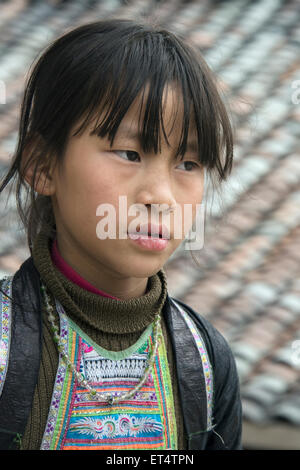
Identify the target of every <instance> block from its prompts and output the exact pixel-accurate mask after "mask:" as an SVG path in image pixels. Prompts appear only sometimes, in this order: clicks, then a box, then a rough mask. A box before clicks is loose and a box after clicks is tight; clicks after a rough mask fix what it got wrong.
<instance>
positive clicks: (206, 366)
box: [176, 302, 213, 430]
mask: <svg viewBox="0 0 300 470" xmlns="http://www.w3.org/2000/svg"><path fill="white" fill-rule="evenodd" d="M176 305H177V306H178V308H179V310H180V313H181V314H182V316H183V318H184V320H185V322H186V324H187V325H188V327H189V329H190V331H191V333H192V335H193V338H194V340H195V342H196V344H197V347H198V350H199V352H200V355H201V360H202V367H203V373H204V378H205V384H206V398H207V429H208V430H209V429H211V428H212V400H213V396H212V395H213V375H212V367H211V364H210V361H209V357H208V354H207V351H206V347H205V343H204V341H203V339H202V337H201V335H200V333H199V331H198V329H197V328H196V326H195V324H194V322H193V320H191V318H190V317H189V316H188V314H187V313H186V312H185V311H184V310H183V309H182V308H181V307H180V305H179V304H178V303H177V302H176Z"/></svg>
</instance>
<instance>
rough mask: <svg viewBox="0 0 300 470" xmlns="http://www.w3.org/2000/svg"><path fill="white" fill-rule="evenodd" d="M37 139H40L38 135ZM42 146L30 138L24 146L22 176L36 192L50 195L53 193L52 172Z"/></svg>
mask: <svg viewBox="0 0 300 470" xmlns="http://www.w3.org/2000/svg"><path fill="white" fill-rule="evenodd" d="M37 139H38V140H40V138H39V137H38V138H37ZM42 148H43V146H42V145H39V144H38V141H37V140H36V139H34V140H33V139H31V140H30V142H29V143H28V144H27V145H26V146H25V148H24V151H23V155H22V173H23V178H24V180H25V181H26V182H27V183H28V184H29V185H30V186H31V187H34V190H35V191H36V192H37V193H39V194H42V195H44V196H52V195H53V194H54V193H55V184H54V178H53V173H54V172H53V169H52V168H50V165H49V163H48V162H47V158H45V154H44V155H43V151H42V150H41V149H42Z"/></svg>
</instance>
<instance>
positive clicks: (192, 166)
mask: <svg viewBox="0 0 300 470" xmlns="http://www.w3.org/2000/svg"><path fill="white" fill-rule="evenodd" d="M181 165H186V168H184V169H185V170H187V171H191V170H194V169H197V168H198V169H200V165H199V164H198V163H196V162H192V161H188V160H187V161H185V162H182V163H181V164H180V165H178V167H177V168H179V167H180V166H181Z"/></svg>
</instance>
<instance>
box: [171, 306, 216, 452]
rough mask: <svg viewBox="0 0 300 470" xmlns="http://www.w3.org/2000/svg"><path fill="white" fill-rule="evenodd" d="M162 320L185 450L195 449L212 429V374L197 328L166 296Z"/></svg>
mask: <svg viewBox="0 0 300 470" xmlns="http://www.w3.org/2000/svg"><path fill="white" fill-rule="evenodd" d="M168 299H169V302H167V308H166V309H165V314H166V321H167V324H168V327H169V329H170V332H171V341H172V343H173V349H174V356H175V361H176V368H177V375H178V386H179V392H180V396H181V406H182V412H183V418H184V424H185V429H186V432H187V434H188V440H189V442H188V448H189V449H190V450H192V449H194V450H196V449H197V450H199V449H201V448H203V447H202V445H203V443H204V439H203V438H204V434H205V433H208V432H209V431H211V430H212V429H213V427H214V426H213V425H212V411H213V373H212V366H211V362H210V358H209V355H208V353H207V346H206V342H205V340H204V339H203V336H202V331H200V329H199V325H197V326H196V322H195V321H194V319H193V318H192V316H191V315H190V314H189V311H187V310H186V309H185V308H184V307H183V306H182V304H181V303H179V302H178V301H177V300H176V301H175V300H174V299H171V298H170V297H168Z"/></svg>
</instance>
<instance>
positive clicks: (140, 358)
mask: <svg viewBox="0 0 300 470" xmlns="http://www.w3.org/2000/svg"><path fill="white" fill-rule="evenodd" d="M57 306H58V313H59V315H60V325H61V337H62V338H63V344H64V347H65V351H66V352H67V353H68V355H69V357H70V358H71V359H72V361H73V362H74V363H75V364H77V370H79V371H80V370H81V371H82V372H83V373H84V375H85V376H86V377H87V379H88V380H89V381H90V383H91V384H92V385H93V387H94V388H95V389H96V390H99V391H101V393H102V394H103V393H105V392H107V394H108V395H111V394H113V395H115V396H117V395H119V394H121V393H123V392H124V391H126V390H128V389H130V388H132V387H134V386H135V385H136V383H137V382H138V381H139V378H140V377H141V376H142V375H143V372H144V368H145V367H146V364H147V357H148V353H149V351H150V350H151V348H152V346H153V331H152V326H151V325H150V327H149V328H148V329H147V330H146V331H145V332H144V333H143V334H142V336H141V338H140V340H139V341H138V342H137V343H136V344H135V345H133V346H132V347H130V348H128V349H127V350H125V351H120V353H116V352H112V351H106V350H104V349H103V348H101V347H99V346H98V345H96V344H95V343H93V341H92V340H91V339H90V338H88V337H87V336H86V335H85V334H84V333H83V332H82V331H81V330H80V329H79V328H78V327H77V326H76V325H74V323H72V322H71V320H69V319H68V318H67V316H66V315H65V313H64V311H63V308H62V306H61V305H60V304H59V303H57ZM41 449H61V450H62V449H64V450H70V449H93V450H97V449H98V450H105V449H115V450H117V449H177V429H176V419H175V410H174V403H173V393H172V385H171V378H170V373H169V367H168V361H167V354H166V349H165V345H164V342H163V341H162V342H161V344H160V346H159V348H158V354H157V356H156V360H155V362H154V365H153V367H152V370H151V373H150V374H149V376H148V379H147V380H146V382H145V383H144V385H143V386H142V387H141V388H140V389H139V391H138V392H137V393H136V394H135V395H134V396H133V397H132V398H131V399H128V400H126V401H120V402H119V403H117V404H115V405H113V406H110V405H108V404H107V403H106V402H104V401H103V402H99V401H93V399H91V398H90V395H89V394H88V391H87V390H86V389H84V388H82V387H81V386H80V385H79V384H78V383H77V382H76V381H74V376H73V374H72V373H71V371H70V370H69V369H68V368H67V367H66V365H65V363H64V362H63V360H62V358H60V361H59V366H58V371H57V375H56V381H55V386H54V390H53V396H52V403H51V407H50V411H49V416H48V421H47V425H46V429H45V432H44V436H43V440H42V445H41Z"/></svg>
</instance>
